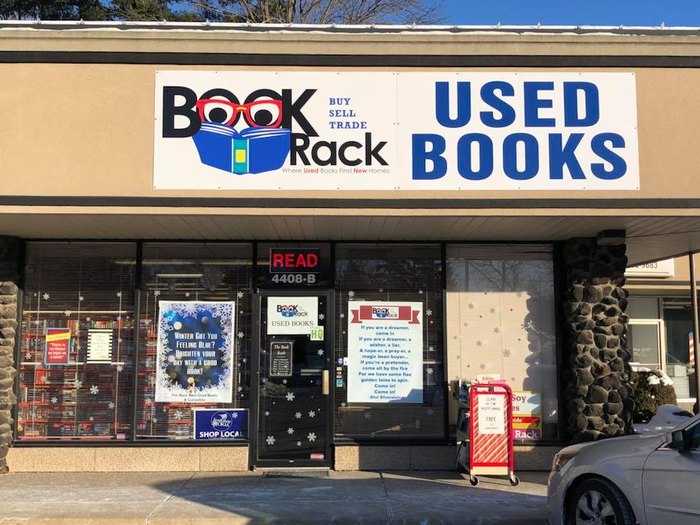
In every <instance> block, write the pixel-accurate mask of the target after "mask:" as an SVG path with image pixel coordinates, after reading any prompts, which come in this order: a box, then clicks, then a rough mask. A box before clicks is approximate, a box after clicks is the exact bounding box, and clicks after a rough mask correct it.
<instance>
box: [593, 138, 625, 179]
mask: <svg viewBox="0 0 700 525" xmlns="http://www.w3.org/2000/svg"><path fill="white" fill-rule="evenodd" d="M608 142H610V147H612V148H624V147H625V139H624V138H623V137H621V136H620V135H618V134H617V133H600V134H598V135H596V136H595V137H593V140H591V149H592V150H593V153H595V154H596V155H598V156H599V157H600V158H601V159H603V160H604V161H607V162H608V163H610V164H611V165H612V168H611V169H610V170H609V171H608V170H606V169H605V164H603V163H602V162H594V163H593V164H591V171H592V172H593V175H595V176H596V177H598V178H599V179H603V180H615V179H619V178H620V177H622V176H623V175H624V174H625V173H627V163H626V162H625V159H623V158H622V157H620V156H619V155H618V154H617V153H615V152H614V151H612V150H611V149H610V148H609V147H608V145H607V143H608Z"/></svg>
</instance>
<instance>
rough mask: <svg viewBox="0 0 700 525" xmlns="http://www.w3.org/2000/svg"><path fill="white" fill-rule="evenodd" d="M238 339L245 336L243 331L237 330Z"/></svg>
mask: <svg viewBox="0 0 700 525" xmlns="http://www.w3.org/2000/svg"><path fill="white" fill-rule="evenodd" d="M237 335H238V339H243V338H244V337H245V334H244V333H243V332H238V334H237Z"/></svg>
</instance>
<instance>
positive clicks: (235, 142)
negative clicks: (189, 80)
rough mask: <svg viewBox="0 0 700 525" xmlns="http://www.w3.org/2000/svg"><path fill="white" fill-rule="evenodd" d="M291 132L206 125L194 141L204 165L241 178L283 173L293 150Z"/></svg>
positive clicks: (206, 123) (281, 129) (208, 123)
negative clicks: (243, 175)
mask: <svg viewBox="0 0 700 525" xmlns="http://www.w3.org/2000/svg"><path fill="white" fill-rule="evenodd" d="M290 137H291V135H290V131H289V130H288V129H284V128H265V127H259V128H246V129H244V130H243V131H240V132H239V131H236V130H235V129H233V128H232V127H230V126H225V125H223V124H215V123H212V122H202V127H201V128H200V130H199V131H198V132H197V133H195V134H194V135H193V137H192V139H193V140H194V144H195V146H197V151H198V152H199V159H200V160H201V161H202V163H203V164H206V165H207V166H212V167H213V168H218V169H220V170H224V171H227V172H229V173H236V174H238V175H241V174H243V173H262V172H263V171H273V170H277V169H280V168H281V167H282V165H283V164H284V161H285V160H286V159H287V155H288V154H289V148H290Z"/></svg>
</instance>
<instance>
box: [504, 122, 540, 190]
mask: <svg viewBox="0 0 700 525" xmlns="http://www.w3.org/2000/svg"><path fill="white" fill-rule="evenodd" d="M519 142H522V143H523V144H524V145H525V167H524V168H523V170H522V171H520V170H518V143H519ZM539 170H540V159H539V147H538V144H537V139H536V138H535V137H533V136H532V135H529V134H527V133H513V134H512V135H508V136H507V137H506V139H505V140H504V141H503V171H504V172H505V174H506V176H508V177H509V178H511V179H513V180H529V179H531V178H532V177H534V176H535V175H537V172H538V171H539Z"/></svg>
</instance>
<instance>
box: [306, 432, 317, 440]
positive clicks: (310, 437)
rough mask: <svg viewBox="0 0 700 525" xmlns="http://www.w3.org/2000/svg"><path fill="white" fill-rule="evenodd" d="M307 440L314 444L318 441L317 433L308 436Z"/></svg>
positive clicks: (310, 433)
mask: <svg viewBox="0 0 700 525" xmlns="http://www.w3.org/2000/svg"><path fill="white" fill-rule="evenodd" d="M306 439H308V440H309V441H311V442H312V443H313V442H314V441H316V433H315V432H309V433H308V434H307V436H306Z"/></svg>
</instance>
